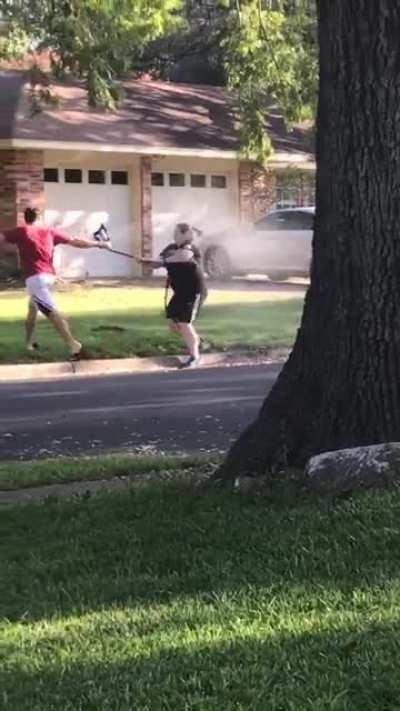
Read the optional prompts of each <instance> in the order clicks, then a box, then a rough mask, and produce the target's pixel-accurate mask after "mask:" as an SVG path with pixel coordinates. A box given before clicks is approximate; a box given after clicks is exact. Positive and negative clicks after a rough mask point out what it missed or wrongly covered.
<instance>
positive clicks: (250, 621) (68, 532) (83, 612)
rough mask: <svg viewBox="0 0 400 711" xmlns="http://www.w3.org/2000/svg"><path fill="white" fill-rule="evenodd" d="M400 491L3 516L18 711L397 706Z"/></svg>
mask: <svg viewBox="0 0 400 711" xmlns="http://www.w3.org/2000/svg"><path fill="white" fill-rule="evenodd" d="M399 520H400V492H398V491H391V492H377V493H370V494H367V495H364V496H360V497H358V498H356V499H354V500H346V501H343V500H342V501H341V502H336V503H335V502H333V501H332V500H329V501H325V502H321V501H315V500H310V501H303V503H300V504H298V505H297V506H296V507H295V506H293V505H290V503H287V502H286V503H278V502H275V503H273V502H272V503H271V501H268V500H267V499H266V498H263V497H250V496H247V497H244V496H242V495H238V494H236V495H235V494H227V493H224V494H223V493H208V494H204V492H200V491H195V490H193V489H190V488H189V487H184V486H180V487H178V486H176V485H171V484H170V485H163V486H160V485H158V486H154V487H152V486H150V487H148V488H144V489H143V488H138V489H134V490H132V491H131V492H130V493H129V494H124V495H116V494H113V495H101V496H98V497H94V498H91V499H88V500H79V501H71V502H68V503H56V502H49V503H47V504H45V505H42V506H30V507H26V508H14V509H8V510H4V511H2V513H1V529H2V530H1V531H0V533H1V536H0V540H1V542H2V543H1V549H0V555H1V571H2V574H1V581H2V583H1V585H2V589H1V591H0V609H1V616H2V622H1V626H0V635H1V639H0V649H1V651H0V654H1V655H2V656H3V658H2V660H1V663H0V697H1V708H2V709H4V710H5V711H8V710H10V711H132V710H134V711H136V710H138V711H158V710H160V711H164V710H165V711H188V710H193V711H250V710H251V711H330V710H332V711H358V710H359V711H390V710H392V711H395V710H397V709H399V699H400V674H399V671H398V668H399V661H398V659H399V652H400V636H399V632H400V625H399V595H400V579H399V570H400V526H399Z"/></svg>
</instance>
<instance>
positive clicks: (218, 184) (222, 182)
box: [211, 175, 226, 189]
mask: <svg viewBox="0 0 400 711" xmlns="http://www.w3.org/2000/svg"><path fill="white" fill-rule="evenodd" d="M211 187H212V188H222V189H223V188H226V176H225V175H212V176H211Z"/></svg>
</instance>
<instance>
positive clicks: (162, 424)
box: [0, 365, 279, 460]
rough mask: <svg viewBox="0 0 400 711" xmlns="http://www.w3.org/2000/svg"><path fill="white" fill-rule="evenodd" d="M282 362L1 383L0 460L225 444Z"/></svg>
mask: <svg viewBox="0 0 400 711" xmlns="http://www.w3.org/2000/svg"><path fill="white" fill-rule="evenodd" d="M278 372H279V366H276V365H263V366H239V367H230V368H210V369H199V370H197V371H194V370H193V371H185V372H182V371H181V372H172V373H171V372H161V373H149V374H145V375H143V374H140V375H133V376H132V375H129V376H128V375H123V376H121V375H118V376H110V377H99V378H97V377H96V378H94V377H90V378H79V379H78V378H75V379H73V378H71V379H68V380H61V381H51V382H36V383H26V382H25V383H17V384H7V385H5V384H4V385H3V384H2V385H0V459H2V460H7V459H35V458H38V457H49V456H54V455H56V454H69V455H70V454H79V453H92V454H94V453H97V452H101V451H103V452H104V451H112V450H117V449H118V450H121V449H122V450H125V451H142V452H146V451H148V452H152V451H165V452H167V451H169V452H173V451H209V450H226V449H227V448H228V447H229V444H230V443H231V441H233V440H234V439H235V438H236V437H237V435H238V434H239V432H240V431H241V430H242V429H243V428H244V427H245V425H246V424H248V423H249V422H250V421H251V419H252V418H253V417H254V416H255V414H256V413H257V410H258V409H259V407H260V405H261V403H262V400H263V398H264V397H265V395H266V393H267V391H268V390H269V388H270V387H271V385H272V383H273V382H274V380H275V379H276V376H277V374H278Z"/></svg>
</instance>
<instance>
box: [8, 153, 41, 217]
mask: <svg viewBox="0 0 400 711" xmlns="http://www.w3.org/2000/svg"><path fill="white" fill-rule="evenodd" d="M26 207H38V208H39V209H43V207H44V191H43V152H42V151H23V150H5V151H0V228H2V229H7V228H9V227H14V226H15V225H16V224H17V223H21V222H23V214H24V210H25V208H26Z"/></svg>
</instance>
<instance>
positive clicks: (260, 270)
mask: <svg viewBox="0 0 400 711" xmlns="http://www.w3.org/2000/svg"><path fill="white" fill-rule="evenodd" d="M314 214H315V208H314V207H295V208H285V209H280V210H273V211H272V212H270V213H269V214H268V215H266V216H265V217H263V218H262V219H261V220H259V221H258V222H256V223H255V225H253V226H251V227H249V228H248V229H244V230H232V231H230V232H229V233H228V232H220V233H216V234H209V235H206V234H204V235H203V236H202V238H201V241H200V243H199V246H200V249H201V252H202V254H203V264H204V269H205V271H206V272H207V274H208V275H209V277H210V278H211V279H218V278H227V277H230V276H233V275H237V274H267V275H268V276H269V277H270V278H271V279H282V278H286V277H288V276H306V275H308V273H309V269H310V262H311V242H312V233H313V221H314Z"/></svg>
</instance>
